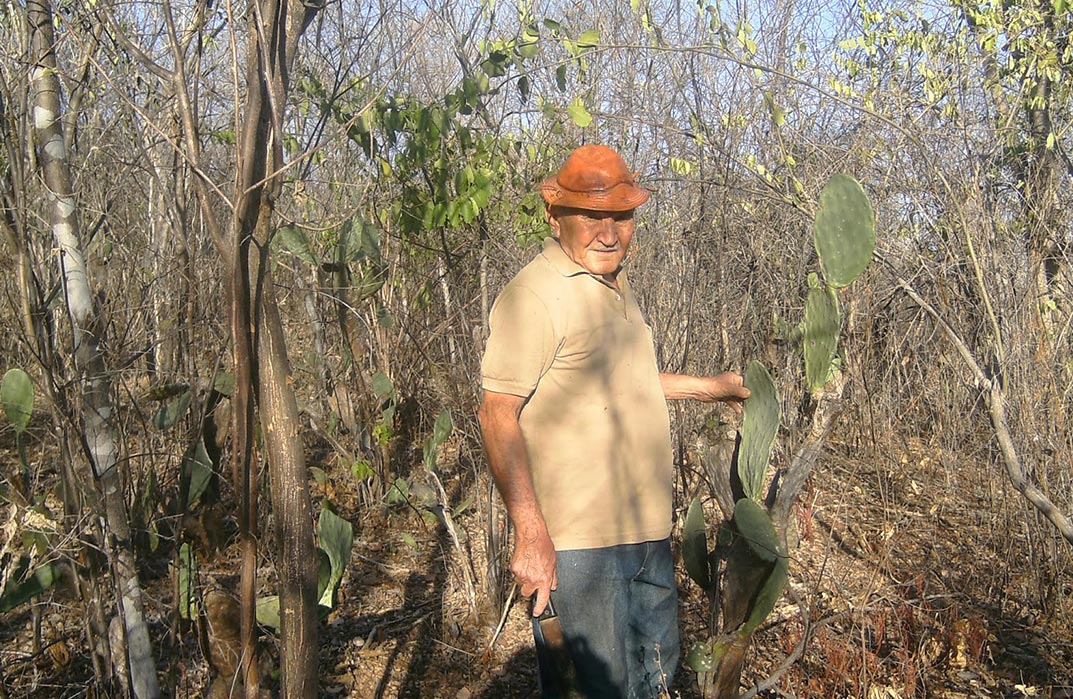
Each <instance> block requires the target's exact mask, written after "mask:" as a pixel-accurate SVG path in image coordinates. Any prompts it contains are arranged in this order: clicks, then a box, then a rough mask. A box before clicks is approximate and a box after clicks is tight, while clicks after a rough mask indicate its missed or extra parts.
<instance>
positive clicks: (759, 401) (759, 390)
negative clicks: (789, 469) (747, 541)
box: [738, 361, 782, 500]
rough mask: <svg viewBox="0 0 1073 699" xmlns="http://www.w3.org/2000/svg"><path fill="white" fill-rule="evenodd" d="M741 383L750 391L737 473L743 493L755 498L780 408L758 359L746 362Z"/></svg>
mask: <svg viewBox="0 0 1073 699" xmlns="http://www.w3.org/2000/svg"><path fill="white" fill-rule="evenodd" d="M745 387H746V388H748V389H749V390H750V391H751V394H750V396H749V397H748V398H747V399H746V400H745V419H744V421H743V424H742V428H741V448H740V449H739V451H738V476H739V477H740V478H741V484H742V487H743V488H744V490H745V494H746V495H748V496H749V497H751V498H753V499H754V500H759V499H760V497H761V494H762V491H763V488H764V477H765V475H766V474H767V468H768V462H769V461H770V460H771V447H772V445H773V444H774V443H775V434H776V433H777V432H778V430H779V421H780V419H781V411H782V408H781V406H780V405H779V396H778V394H777V393H776V392H775V384H774V382H773V381H772V380H771V374H769V373H768V370H767V369H766V368H765V367H764V365H763V364H761V363H760V362H757V361H752V362H749V366H748V367H747V368H746V370H745Z"/></svg>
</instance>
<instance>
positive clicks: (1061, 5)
mask: <svg viewBox="0 0 1073 699" xmlns="http://www.w3.org/2000/svg"><path fill="white" fill-rule="evenodd" d="M1065 11H1066V0H1054V14H1055V17H1057V16H1058V15H1060V14H1062V13H1063V12H1065Z"/></svg>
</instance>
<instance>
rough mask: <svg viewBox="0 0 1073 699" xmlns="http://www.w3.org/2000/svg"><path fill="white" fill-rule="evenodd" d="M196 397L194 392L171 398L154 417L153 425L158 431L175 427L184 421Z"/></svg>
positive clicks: (186, 392)
mask: <svg viewBox="0 0 1073 699" xmlns="http://www.w3.org/2000/svg"><path fill="white" fill-rule="evenodd" d="M193 397H194V392H193V391H183V392H182V393H181V394H179V395H178V396H175V397H174V398H171V399H170V400H168V401H167V402H165V403H164V405H162V406H160V408H159V409H158V410H157V411H156V414H155V415H154V416H153V424H154V425H156V428H157V429H158V430H166V429H169V428H171V427H174V426H175V423H177V422H179V420H181V419H182V417H183V415H185V414H186V410H187V408H189V407H190V400H191V399H192V398H193Z"/></svg>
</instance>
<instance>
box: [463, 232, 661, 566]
mask: <svg viewBox="0 0 1073 699" xmlns="http://www.w3.org/2000/svg"><path fill="white" fill-rule="evenodd" d="M618 283H619V286H620V287H621V290H616V289H614V288H612V287H611V286H609V285H608V284H606V283H605V282H604V281H603V280H601V279H600V278H599V277H596V276H594V275H592V274H590V273H589V272H587V271H586V270H585V269H584V268H583V267H581V266H580V265H578V264H577V263H575V262H573V261H572V260H571V259H570V258H569V257H567V256H566V253H564V252H563V250H562V248H561V247H559V242H558V241H557V240H555V239H554V238H547V239H546V240H545V241H544V250H543V251H542V252H541V254H540V255H538V256H537V257H536V258H535V259H534V260H533V261H532V262H530V263H529V264H528V265H526V266H525V267H524V268H523V269H522V270H521V271H520V272H518V274H517V276H515V277H514V279H512V280H511V281H510V283H509V284H507V286H506V287H505V288H504V289H503V292H502V293H501V294H500V295H499V298H498V299H497V300H496V302H495V305H494V306H493V307H492V314H491V321H490V323H491V335H490V337H489V339H488V346H487V349H486V351H485V355H484V361H483V363H482V365H481V374H482V385H483V387H484V388H485V389H486V390H488V391H494V392H497V393H508V394H511V395H516V396H522V397H527V398H529V401H528V402H527V403H526V404H525V407H524V408H522V412H521V417H520V423H521V429H522V435H523V437H524V438H525V444H526V448H527V450H528V454H529V463H530V467H531V469H532V473H533V485H534V487H535V489H536V496H537V499H538V501H539V502H540V508H541V511H542V512H543V513H544V519H545V520H546V521H547V524H548V529H549V530H550V533H551V538H552V541H553V542H554V544H555V548H556V549H557V550H560V551H562V550H567V549H584V548H596V547H602V546H614V545H617V544H629V543H639V542H642V541H654V540H658V539H663V538H665V537H667V536H668V535H669V534H670V530H671V488H672V485H673V483H672V480H673V474H672V456H671V437H670V418H669V415H668V412H667V402H666V399H665V398H664V396H663V388H662V385H661V384H660V380H659V370H658V369H657V367H656V354H655V348H654V347H653V344H652V332H651V330H650V329H649V327H648V326H647V325H646V324H645V322H644V319H642V318H641V311H640V309H639V308H638V307H637V299H636V298H635V297H634V295H633V292H632V290H631V289H630V285H629V282H628V281H627V279H626V275H625V273H624V272H623V273H620V274H619V276H618Z"/></svg>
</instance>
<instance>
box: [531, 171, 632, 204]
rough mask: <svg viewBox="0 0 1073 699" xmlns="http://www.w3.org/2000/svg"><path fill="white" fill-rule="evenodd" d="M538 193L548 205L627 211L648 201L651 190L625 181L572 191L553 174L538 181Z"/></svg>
mask: <svg viewBox="0 0 1073 699" xmlns="http://www.w3.org/2000/svg"><path fill="white" fill-rule="evenodd" d="M540 194H541V196H543V197H544V201H546V202H547V203H548V205H549V206H565V207H569V208H572V209H589V210H590V211H629V210H630V209H636V208H637V207H638V206H640V205H641V204H644V203H645V202H646V201H648V198H649V197H650V196H652V192H650V191H648V190H647V189H644V188H642V187H638V186H637V185H634V184H627V183H625V182H623V183H621V184H617V185H615V186H614V187H612V188H611V189H608V190H601V191H592V192H572V191H570V190H568V189H564V188H563V187H562V186H560V185H559V182H558V179H557V178H556V177H555V176H552V177H549V178H548V179H546V180H544V181H543V182H541V183H540Z"/></svg>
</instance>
